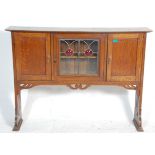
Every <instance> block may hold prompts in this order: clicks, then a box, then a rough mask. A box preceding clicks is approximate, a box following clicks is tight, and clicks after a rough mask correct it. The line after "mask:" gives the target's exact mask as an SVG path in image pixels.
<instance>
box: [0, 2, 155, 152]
mask: <svg viewBox="0 0 155 155" xmlns="http://www.w3.org/2000/svg"><path fill="white" fill-rule="evenodd" d="M154 14H155V9H154V1H153V0H147V1H146V0H143V1H142V0H136V1H135V0H126V1H124V0H117V1H116V0H108V1H105V0H95V1H91V0H78V1H73V0H64V1H63V0H55V1H53V0H44V1H41V0H26V1H25V0H23V1H21V0H13V1H11V0H0V132H1V133H4V132H11V129H12V126H13V122H14V104H13V103H14V94H13V71H12V54H11V38H10V33H9V32H5V31H4V29H5V28H6V27H8V26H10V25H15V26H47V27H50V26H51V27H149V28H151V29H153V30H154V29H155V22H154ZM154 42H155V35H154V32H153V33H149V34H148V36H147V47H146V59H145V76H144V92H143V115H142V118H143V127H144V130H145V133H143V135H145V134H147V133H148V132H151V135H153V133H154V132H155V119H154V118H155V113H154V109H155V104H154V100H153V99H154V85H155V82H154V78H155V70H154V66H155V61H154V57H155V52H154V51H155V46H154ZM22 105H23V106H22V110H23V118H24V122H23V125H22V128H21V131H20V132H22V133H23V132H24V133H25V132H33V133H34V132H39V133H40V132H41V133H53V132H54V133H55V132H56V133H59V132H61V133H64V132H65V133H66V132H68V133H70V132H71V133H73V132H74V133H75V132H76V133H77V132H78V133H79V132H80V133H81V132H82V133H97V135H96V134H95V135H96V137H95V135H94V134H93V135H92V134H90V136H88V137H86V136H85V135H82V134H78V136H77V134H71V135H70V134H67V135H68V136H64V135H63V136H62V135H58V136H56V135H55V134H53V135H51V134H50V135H49V136H47V137H46V139H48V137H51V138H53V140H55V142H56V144H57V140H58V139H59V140H60V141H62V142H65V140H66V139H68V140H66V142H67V143H68V144H70V145H72V144H73V143H72V142H73V141H74V144H75V145H78V146H79V147H80V148H81V149H80V151H77V152H78V154H80V153H81V154H84V153H85V154H86V153H89V154H92V153H98V154H101V153H105V152H104V150H102V147H100V143H103V144H105V145H107V144H109V145H110V144H111V143H112V141H113V142H114V145H112V146H113V147H114V148H117V147H116V143H117V142H118V144H119V143H122V144H123V140H125V138H124V136H125V135H124V136H120V135H121V134H119V135H118V136H119V137H117V136H116V137H117V138H118V141H117V142H116V141H115V140H114V138H113V136H114V135H113V133H114V132H117V133H118V132H119V133H122V132H123V133H132V134H131V135H130V136H133V137H134V138H133V141H134V144H135V145H136V143H135V142H137V143H140V144H141V145H142V146H145V147H146V146H147V143H144V139H145V140H146V139H147V138H146V137H145V138H144V139H141V138H140V139H139V137H138V136H137V133H136V131H135V128H134V127H133V125H132V118H133V108H134V91H127V90H125V89H123V88H119V87H101V86H100V87H96V86H92V87H90V88H89V89H87V90H84V91H79V90H78V91H76V90H75V91H73V90H70V89H69V88H66V87H50V86H48V87H43V86H41V87H36V88H32V89H31V90H29V91H22ZM107 132H108V133H110V134H109V136H103V134H104V133H107ZM101 133H102V134H101ZM98 134H100V136H98ZM101 135H102V136H101ZM126 135H128V134H126ZM3 136H4V135H3ZM7 136H8V137H10V134H9V135H6V137H7ZM39 136H40V138H41V139H43V138H42V136H41V135H40V134H39ZM73 136H74V137H75V139H72V138H71V137H73ZM91 136H93V137H92V139H93V140H94V141H93V142H92V143H91V145H90V146H94V147H95V146H96V149H97V150H100V151H99V152H97V151H96V152H95V150H96V149H94V151H92V152H91V151H90V150H91V149H90V148H92V147H90V148H89V147H88V146H85V148H86V149H88V148H89V149H90V150H89V152H87V151H84V148H83V143H80V141H81V140H82V139H84V141H85V143H88V145H89V144H90V139H91ZM130 136H129V135H128V136H127V138H128V139H129V141H128V142H132V139H130V138H129V137H130ZM11 137H12V138H13V140H12V141H14V137H13V136H11ZM26 137H29V138H31V135H30V136H26ZM80 137H81V139H80ZM110 137H111V138H110ZM120 137H122V141H121V139H120V140H119V138H120ZM142 137H143V136H142ZM4 138H5V137H4ZM16 138H17V139H19V138H18V136H17V137H16ZM23 138H24V135H23ZM37 138H38V137H37ZM37 138H36V140H35V142H36V143H37V144H38V145H39V146H41V145H42V144H41V143H39V142H37ZM101 138H103V139H104V138H105V139H106V142H105V143H104V142H103V141H102V140H103V139H102V140H101ZM25 139H26V140H27V141H29V139H28V138H25ZM20 140H21V139H20ZM31 140H32V139H31ZM44 140H45V139H44ZM75 140H77V142H75ZM138 140H141V141H138ZM147 140H148V141H149V139H147ZM147 140H146V141H147ZM12 141H11V140H10V142H12ZM97 141H98V143H96V142H97ZM110 141H111V143H110ZM16 143H17V144H20V143H18V142H16ZM51 143H52V142H51ZM67 143H66V144H64V143H62V145H60V144H59V145H60V146H64V145H67ZM3 144H5V143H3ZM6 144H7V143H6ZM52 144H53V143H52ZM48 145H49V146H50V144H48V143H46V146H48ZM53 145H54V144H53ZM135 145H133V143H132V146H133V148H134V147H135V148H136V146H135ZM4 146H6V145H4ZM43 146H44V145H42V147H43ZM97 146H98V147H97ZM101 146H102V145H101ZM151 146H152V145H150V147H151ZM2 148H3V149H4V150H6V149H5V147H2ZM56 148H57V147H56ZM66 148H68V147H66ZM73 148H74V147H73ZM107 148H109V147H107ZM118 148H119V147H118ZM137 148H138V146H137ZM141 148H144V147H141ZM124 149H127V148H126V147H124ZM124 149H122V152H123V150H124ZM53 150H54V149H53ZM71 150H72V149H71ZM82 150H83V151H84V152H81V151H82ZM105 150H106V151H108V150H107V149H105ZM149 150H150V148H149ZM7 151H9V150H7ZM63 151H65V149H63ZM109 151H110V152H112V151H114V150H109ZM139 151H141V152H143V153H145V151H142V149H141V150H139ZM58 152H59V153H60V154H62V153H63V154H64V152H61V151H60V150H59V151H58ZM58 152H56V151H54V153H55V154H56V153H58ZM137 152H138V150H137ZM38 153H41V152H39V151H38ZM68 153H71V154H73V152H72V151H70V152H68ZM128 153H130V154H131V153H132V152H130V151H128ZM147 153H148V152H147ZM66 154H67V153H66ZM74 154H76V153H75V152H74ZM149 154H151V153H149Z"/></svg>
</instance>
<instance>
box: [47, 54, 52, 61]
mask: <svg viewBox="0 0 155 155" xmlns="http://www.w3.org/2000/svg"><path fill="white" fill-rule="evenodd" d="M50 62H51V56H50V55H48V56H47V63H50Z"/></svg>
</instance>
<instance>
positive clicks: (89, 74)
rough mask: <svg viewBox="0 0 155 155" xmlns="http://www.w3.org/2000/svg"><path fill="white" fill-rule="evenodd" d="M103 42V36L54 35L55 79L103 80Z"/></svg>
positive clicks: (104, 46) (104, 40)
mask: <svg viewBox="0 0 155 155" xmlns="http://www.w3.org/2000/svg"><path fill="white" fill-rule="evenodd" d="M105 42H106V38H105V35H103V34H77V33H75V34H74V33H64V34H55V35H54V49H55V51H54V62H55V64H54V66H55V67H54V69H55V79H64V80H76V79H77V80H88V79H89V80H96V79H102V80H103V79H104V67H105V48H106V45H105Z"/></svg>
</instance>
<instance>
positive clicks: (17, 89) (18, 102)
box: [13, 85, 23, 131]
mask: <svg viewBox="0 0 155 155" xmlns="http://www.w3.org/2000/svg"><path fill="white" fill-rule="evenodd" d="M22 122H23V119H22V112H21V95H20V87H19V86H18V85H15V124H14V128H13V131H18V130H20V127H21V124H22Z"/></svg>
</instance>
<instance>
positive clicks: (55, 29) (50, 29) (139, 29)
mask: <svg viewBox="0 0 155 155" xmlns="http://www.w3.org/2000/svg"><path fill="white" fill-rule="evenodd" d="M5 30H6V31H32V32H152V30H151V29H149V28H147V27H130V28H73V27H72V28H69V27H67V28H62V27H21V26H10V27H8V28H6V29H5Z"/></svg>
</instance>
